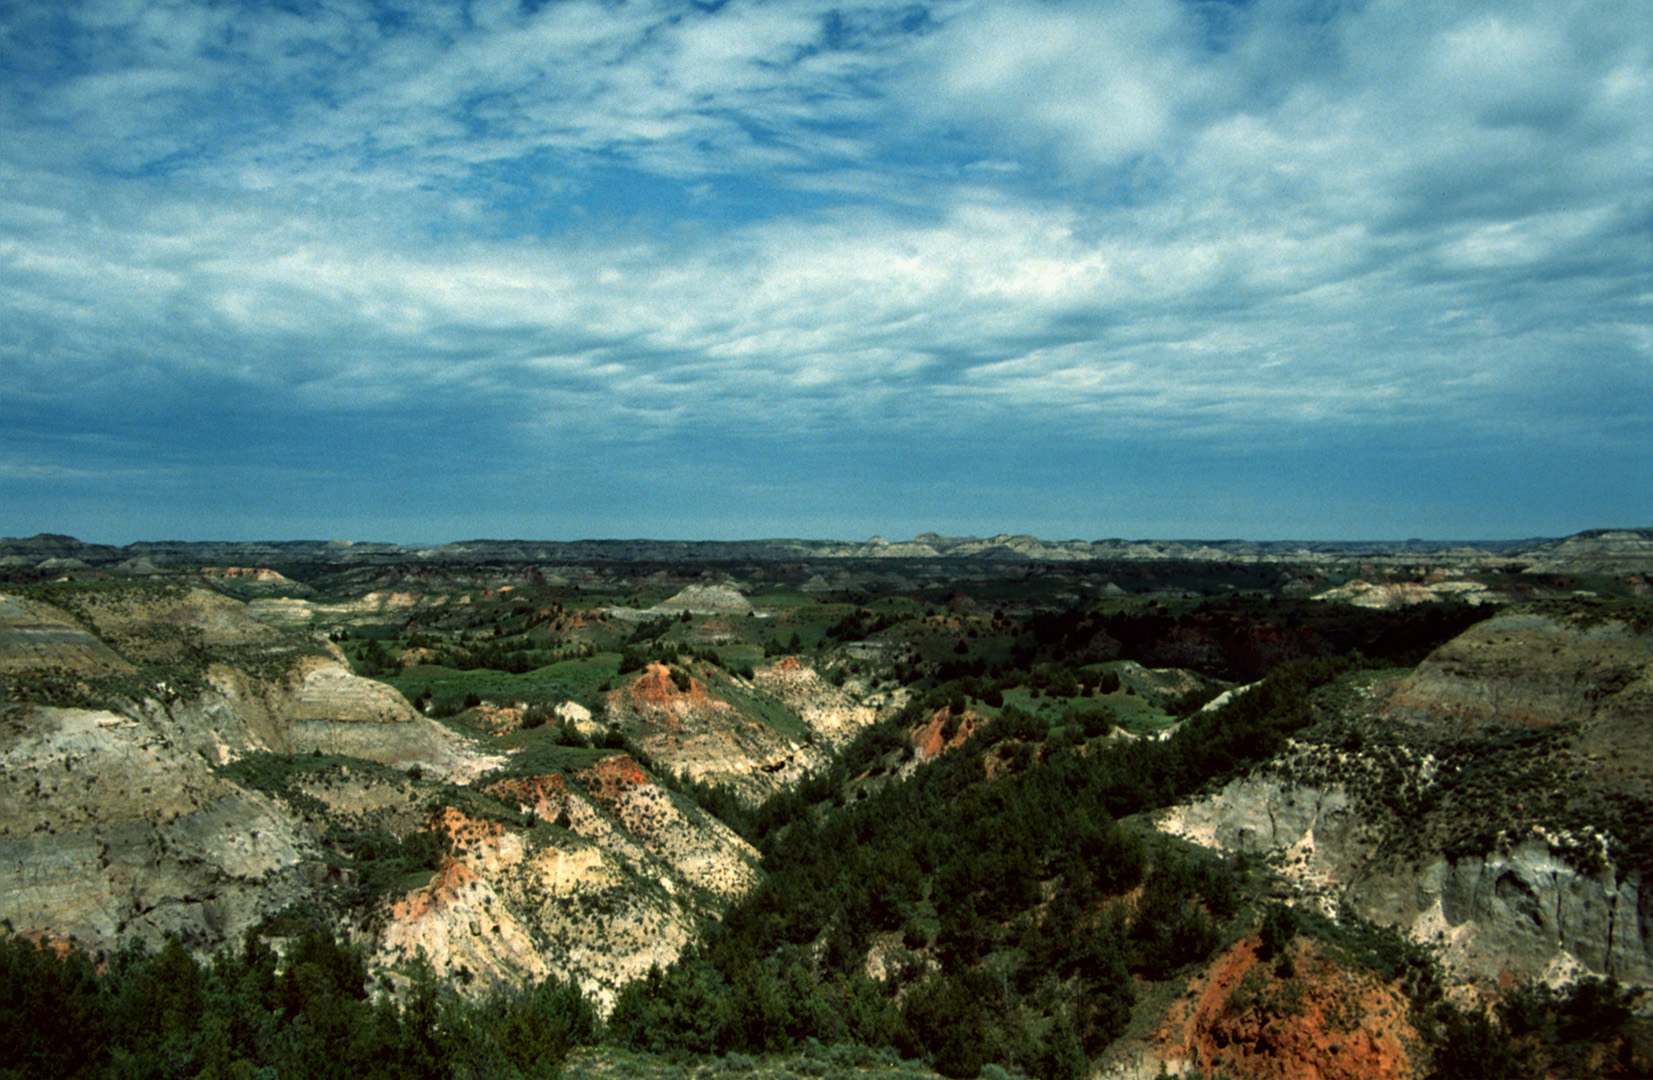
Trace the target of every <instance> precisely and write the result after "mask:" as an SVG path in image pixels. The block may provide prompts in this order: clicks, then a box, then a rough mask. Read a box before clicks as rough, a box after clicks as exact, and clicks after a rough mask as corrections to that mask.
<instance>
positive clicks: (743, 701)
mask: <svg viewBox="0 0 1653 1080" xmlns="http://www.w3.org/2000/svg"><path fill="white" fill-rule="evenodd" d="M773 684H774V680H769V679H766V677H765V676H764V675H763V674H761V673H760V674H759V675H758V676H756V677H755V678H754V680H753V681H752V682H751V683H748V682H746V681H745V680H741V679H737V678H736V677H734V676H731V675H729V674H728V673H727V672H724V671H722V670H721V669H718V668H715V667H712V666H709V665H698V666H696V667H695V668H694V673H693V674H690V673H689V672H688V671H686V670H684V669H676V670H673V669H672V668H669V667H668V666H667V665H665V664H660V663H655V664H650V665H648V666H647V667H646V668H644V670H643V671H642V672H641V673H639V674H638V675H637V676H635V677H634V678H633V679H632V680H631V681H630V682H629V683H627V684H626V685H625V686H622V687H620V688H619V689H616V690H614V691H612V692H610V693H609V694H608V695H607V696H606V698H605V701H604V705H605V715H606V717H607V719H608V721H609V722H610V723H612V724H614V725H615V726H616V727H618V728H619V730H621V731H623V732H624V733H625V734H626V736H627V737H628V738H630V739H632V740H633V741H634V742H635V743H636V744H637V745H638V746H639V747H641V748H642V749H643V750H644V751H645V752H646V753H647V754H648V756H649V757H651V758H652V759H654V760H655V761H656V762H658V763H659V764H660V765H661V766H662V767H664V768H667V769H670V770H672V771H673V772H676V773H681V774H683V775H685V776H688V777H690V778H691V779H693V780H696V781H698V782H702V783H710V784H715V785H717V786H719V787H725V788H728V789H729V790H731V791H733V792H734V793H736V794H737V795H739V796H740V797H741V798H743V799H746V800H748V801H750V802H753V803H756V802H761V801H762V800H763V799H765V798H767V797H768V796H769V795H771V794H773V793H774V792H776V791H778V790H780V789H781V788H782V787H784V786H785V785H787V784H789V783H792V782H795V781H796V780H797V779H799V778H800V777H802V776H804V775H805V774H807V773H808V772H810V771H811V770H813V769H815V768H819V767H820V766H821V765H823V764H825V762H826V761H827V760H828V758H829V752H830V748H831V747H832V746H835V745H837V736H838V733H839V729H838V727H837V725H836V721H837V720H838V719H840V717H839V716H838V715H837V714H836V713H834V712H832V710H830V709H828V710H824V711H822V712H820V713H817V714H814V716H813V720H814V724H812V723H811V722H810V719H808V718H800V717H798V716H797V715H796V714H794V713H792V712H791V710H790V709H788V708H787V706H786V704H785V701H784V699H783V698H779V697H778V695H776V694H773V693H770V692H769V691H768V690H767V689H766V686H770V685H773ZM846 722H848V721H846ZM816 724H818V725H820V729H821V732H822V736H824V737H825V740H826V741H821V742H817V738H818V737H817V735H816V734H815V732H816V730H817V729H816V726H815V725H816ZM828 731H830V732H831V734H830V735H827V734H826V733H827V732H828Z"/></svg>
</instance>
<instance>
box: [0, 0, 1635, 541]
mask: <svg viewBox="0 0 1653 1080" xmlns="http://www.w3.org/2000/svg"><path fill="white" fill-rule="evenodd" d="M1647 524H1653V5H1649V4H1648V3H1646V0H1624V2H1613V0H1600V2H1589V3H1565V2H1556V0H1542V2H1532V3H1526V2H1521V0H1500V2H1495V3H1484V4H1479V3H1472V2H1464V3H1440V4H1420V3H1416V2H1414V0H1369V2H1350V3H1339V2H1336V0H1279V2H1275V0H1256V2H1252V3H1240V2H1236V3H1227V2H1220V0H1200V2H1173V0H1143V2H1139V3H1095V2H1092V3H1082V4H1081V3H1072V4H1062V3H1051V2H1010V0H1007V2H1002V3H1001V2H972V0H959V2H953V0H938V2H933V3H906V2H902V3H888V4H882V3H876V2H866V3H827V2H821V3H817V2H813V0H788V2H776V3H759V2H740V0H728V2H726V3H718V4H713V3H674V2H669V0H654V2H642V3H629V2H627V3H618V2H614V3H610V2H584V0H566V2H564V0H547V2H541V3H527V2H519V0H509V2H491V0H490V2H472V3H464V4H461V3H443V4H437V3H418V4H411V3H399V2H393V0H314V2H308V0H289V2H262V3H252V2H246V3H235V2H219V3H205V2H143V0H120V2H117V0H103V2H86V3H76V2H73V0H64V2H54V3H50V4H46V3H35V2H5V0H0V534H4V535H13V536H19V535H29V534H32V533H34V532H39V531H51V532H65V533H71V534H74V535H78V536H81V537H82V538H84V539H90V540H99V541H105V542H116V543H125V542H130V541H132V540H138V539H163V538H179V539H212V538H223V539H241V538H286V537H316V538H333V537H341V538H342V537H348V538H353V539H381V540H394V541H402V542H415V543H420V542H435V541H441V540H450V539H461V538H471V537H542V538H550V539H573V538H581V537H622V536H657V537H673V538H731V537H754V536H814V537H838V538H845V539H856V538H863V537H866V536H869V535H872V534H874V533H879V534H883V535H886V536H889V537H892V538H902V537H907V536H911V535H913V534H915V533H917V532H920V531H923V530H927V529H934V530H936V531H940V532H944V533H976V534H983V535H986V534H992V533H997V532H1004V531H1008V532H1031V533H1035V534H1037V535H1040V536H1044V537H1048V538H1068V537H1074V538H1087V539H1089V538H1099V537H1107V536H1137V537H1226V536H1245V537H1253V538H1259V539H1272V538H1285V537H1298V538H1326V539H1340V538H1402V537H1411V536H1421V537H1435V538H1489V539H1491V538H1514V537H1524V536H1537V535H1561V534H1565V533H1569V532H1573V531H1576V530H1579V529H1584V528H1591V527H1600V526H1613V525H1647Z"/></svg>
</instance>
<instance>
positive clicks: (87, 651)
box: [0, 594, 132, 675]
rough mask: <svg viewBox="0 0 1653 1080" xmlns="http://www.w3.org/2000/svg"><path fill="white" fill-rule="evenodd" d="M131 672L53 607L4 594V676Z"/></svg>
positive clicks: (0, 607) (0, 640)
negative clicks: (39, 673) (47, 672)
mask: <svg viewBox="0 0 1653 1080" xmlns="http://www.w3.org/2000/svg"><path fill="white" fill-rule="evenodd" d="M52 670H59V671H67V672H74V673H76V674H81V675H104V674H115V673H123V672H129V671H131V670H132V665H131V664H129V663H127V662H126V661H125V660H123V659H122V658H121V657H120V656H119V655H118V654H116V652H115V651H114V650H113V649H111V648H110V647H109V646H107V645H105V644H104V643H103V642H101V641H99V640H98V639H97V638H96V637H94V636H93V635H92V634H91V633H89V632H88V631H87V630H86V629H85V628H84V627H82V626H79V625H77V624H76V623H75V621H74V620H73V619H72V618H71V617H70V616H69V615H68V614H67V613H66V612H63V611H60V610H58V609H57V608H54V607H52V606H51V605H49V604H42V603H37V602H35V601H31V600H25V599H23V598H21V597H15V596H7V595H4V594H0V674H28V673H34V672H44V671H52Z"/></svg>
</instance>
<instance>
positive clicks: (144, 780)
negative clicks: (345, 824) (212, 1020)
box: [0, 708, 306, 948]
mask: <svg viewBox="0 0 1653 1080" xmlns="http://www.w3.org/2000/svg"><path fill="white" fill-rule="evenodd" d="M0 765H3V768H0V915H4V917H5V918H7V919H9V920H10V922H11V924H12V926H13V927H15V928H16V929H17V930H19V931H22V932H32V931H42V932H49V933H50V934H51V935H53V936H55V937H60V938H63V937H73V938H74V939H75V940H76V941H77V942H80V943H82V944H85V945H87V946H89V947H92V948H112V947H114V946H115V945H117V944H119V943H121V942H123V941H125V940H127V939H129V938H132V937H139V938H145V939H148V940H151V941H154V940H158V939H159V938H160V937H161V936H162V935H164V934H169V933H170V934H178V935H180V936H182V937H183V938H184V939H185V940H186V941H189V942H192V943H195V944H197V945H199V946H202V947H209V946H215V945H217V944H221V943H223V942H226V941H230V940H234V939H235V938H236V937H237V936H238V935H239V934H240V933H241V932H243V931H244V930H245V929H246V928H247V927H249V926H252V925H254V924H256V923H257V922H258V921H260V920H261V919H262V918H263V917H264V916H265V915H267V914H270V913H271V912H273V911H275V910H278V909H279V908H281V907H283V906H285V905H286V904H288V903H290V902H292V901H293V900H295V899H296V898H297V897H298V896H299V895H301V893H302V891H303V883H302V881H301V879H300V873H299V868H300V865H301V863H303V862H304V861H305V851H306V844H305V842H304V841H303V839H302V838H301V837H300V835H299V834H298V833H297V832H296V831H295V829H294V828H293V826H292V824H291V822H290V820H289V819H288V818H287V817H286V815H285V814H284V813H282V812H281V810H280V809H279V808H277V807H276V806H274V805H273V804H272V803H271V802H270V801H269V800H268V799H267V798H266V797H264V796H262V795H259V794H257V793H256V792H249V791H247V790H245V789H242V788H240V787H238V786H236V785H235V784H233V783H230V782H229V781H227V780H225V779H223V778H221V777H219V776H217V775H216V774H215V773H214V772H213V771H212V770H211V768H209V766H208V765H207V763H206V762H205V761H204V760H203V759H202V758H201V757H200V756H198V755H196V754H193V753H191V752H189V751H187V750H184V749H182V748H180V747H179V746H178V745H177V744H175V743H174V742H172V741H171V740H170V739H168V738H167V737H166V735H165V734H164V733H163V732H160V731H157V730H156V729H155V728H154V727H153V726H151V725H150V724H148V723H145V722H143V721H141V720H138V719H134V718H131V717H126V716H120V715H116V714H114V713H108V712H97V711H90V710H80V709H46V708H39V709H30V710H25V711H20V712H18V713H14V714H13V715H11V716H9V717H8V718H7V719H6V721H5V722H4V724H3V725H0Z"/></svg>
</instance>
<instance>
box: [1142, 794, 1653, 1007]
mask: <svg viewBox="0 0 1653 1080" xmlns="http://www.w3.org/2000/svg"><path fill="white" fill-rule="evenodd" d="M1381 820H1382V819H1381V817H1380V816H1379V815H1377V814H1375V813H1369V812H1366V811H1364V810H1363V809H1362V806H1361V804H1360V802H1359V800H1357V799H1355V798H1352V797H1351V796H1350V794H1349V792H1348V791H1347V790H1346V789H1345V788H1343V787H1342V786H1340V785H1339V786H1333V787H1330V788H1320V787H1316V786H1312V785H1298V784H1294V783H1292V782H1291V781H1289V780H1284V779H1282V778H1280V777H1279V776H1278V775H1268V776H1253V777H1248V778H1245V779H1242V780H1236V781H1234V782H1233V783H1230V784H1229V785H1228V786H1227V787H1225V788H1224V789H1223V790H1222V791H1221V792H1220V793H1218V794H1216V795H1214V796H1212V797H1210V798H1207V799H1202V800H1198V801H1196V802H1194V803H1192V804H1189V805H1186V806H1182V807H1177V808H1175V809H1173V810H1172V811H1170V812H1169V813H1167V814H1165V815H1163V817H1162V818H1161V820H1160V828H1161V829H1163V830H1164V831H1167V832H1170V833H1173V834H1175V835H1178V836H1182V837H1183V838H1185V839H1188V840H1192V841H1194V842H1196V843H1199V844H1203V845H1205V846H1207V847H1211V848H1215V849H1218V850H1224V851H1230V852H1233V851H1244V852H1248V853H1251V854H1259V855H1267V856H1270V857H1271V859H1272V860H1273V861H1274V863H1275V864H1276V865H1277V867H1278V868H1279V869H1280V871H1281V872H1282V874H1283V875H1284V877H1285V878H1286V880H1287V881H1288V882H1291V883H1293V884H1294V885H1295V886H1296V888H1297V890H1298V893H1299V896H1300V897H1301V899H1302V900H1303V901H1304V902H1308V903H1312V904H1315V905H1317V906H1320V907H1322V908H1323V909H1324V910H1326V911H1327V912H1328V913H1330V912H1333V911H1335V910H1336V909H1337V908H1338V906H1339V905H1346V906H1347V907H1348V908H1350V909H1352V910H1353V911H1355V912H1356V913H1357V914H1359V915H1361V916H1363V917H1365V918H1368V919H1371V920H1373V921H1374V922H1378V923H1381V924H1384V925H1389V926H1396V927H1399V928H1400V929H1402V930H1403V931H1405V932H1406V933H1407V934H1409V935H1410V936H1411V937H1413V938H1414V939H1416V940H1418V941H1422V942H1427V943H1432V944H1438V945H1440V946H1442V947H1443V959H1444V960H1445V962H1446V963H1447V964H1448V966H1449V967H1450V968H1451V969H1452V970H1454V971H1455V972H1456V973H1457V974H1458V975H1460V976H1462V977H1465V978H1471V979H1475V978H1483V979H1498V978H1501V977H1504V976H1512V975H1513V976H1517V977H1526V978H1547V977H1558V976H1568V975H1577V974H1595V975H1610V976H1612V977H1614V978H1617V979H1619V980H1621V981H1625V982H1635V983H1643V984H1653V897H1647V896H1646V894H1645V891H1644V885H1643V880H1642V877H1641V875H1640V874H1639V873H1636V872H1623V871H1621V870H1620V869H1619V868H1618V867H1617V866H1616V865H1615V864H1614V862H1613V861H1612V860H1611V859H1610V858H1609V857H1608V845H1607V844H1606V843H1605V842H1604V841H1603V840H1602V839H1601V838H1600V837H1578V836H1555V835H1550V834H1546V833H1544V832H1542V831H1534V832H1532V833H1530V834H1529V835H1528V836H1526V837H1525V838H1524V839H1521V840H1519V841H1518V842H1516V843H1514V844H1511V845H1509V846H1508V847H1507V848H1504V849H1501V850H1498V851H1494V852H1490V853H1487V854H1484V855H1473V854H1461V855H1455V856H1449V855H1446V854H1443V853H1437V854H1435V855H1434V856H1432V857H1429V858H1427V859H1424V860H1421V861H1419V860H1415V859H1412V858H1406V857H1398V856H1396V855H1394V854H1393V853H1392V852H1388V851H1386V850H1385V840H1386V836H1385V833H1384V830H1383V829H1382V828H1381V827H1378V825H1377V822H1379V821H1381ZM1581 854H1585V855H1587V856H1590V855H1593V858H1590V857H1581ZM1585 866H1590V867H1592V868H1591V869H1584V868H1583V867H1585Z"/></svg>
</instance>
